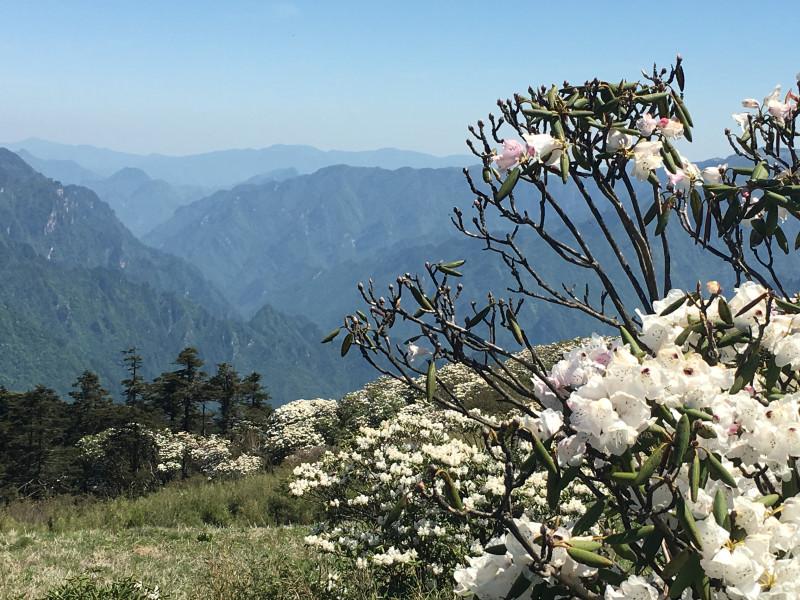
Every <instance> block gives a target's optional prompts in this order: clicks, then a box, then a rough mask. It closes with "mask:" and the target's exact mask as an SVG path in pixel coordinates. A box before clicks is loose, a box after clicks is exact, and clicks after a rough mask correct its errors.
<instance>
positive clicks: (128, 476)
mask: <svg viewBox="0 0 800 600" xmlns="http://www.w3.org/2000/svg"><path fill="white" fill-rule="evenodd" d="M77 448H78V451H79V452H80V456H81V459H82V462H83V464H84V466H85V468H86V470H87V472H88V473H90V474H91V479H90V481H91V485H92V487H93V489H95V490H98V491H115V492H120V491H125V490H129V489H130V487H131V483H132V481H134V480H139V481H144V482H146V483H147V484H148V486H150V485H157V484H160V483H164V482H166V481H168V480H170V479H172V478H173V477H175V476H176V475H177V474H179V473H182V474H183V475H188V474H189V473H197V472H199V473H202V474H203V475H206V476H207V477H208V478H209V479H220V478H237V477H245V476H247V475H250V474H253V473H255V472H257V471H260V470H261V469H262V468H263V466H264V463H263V460H262V459H261V458H259V457H257V456H253V455H251V454H245V453H242V454H239V455H238V456H234V450H233V448H232V444H231V442H230V440H227V439H224V438H222V437H220V436H217V435H211V436H209V437H203V436H200V435H197V434H193V433H187V432H183V431H181V432H177V433H173V432H171V431H170V430H168V429H165V430H162V431H154V430H151V429H148V428H146V427H144V426H142V425H139V424H138V423H130V424H128V425H126V426H124V427H120V428H113V427H112V428H109V429H106V430H104V431H101V432H100V433H98V434H96V435H87V436H84V437H83V438H81V439H80V440H79V441H78V443H77ZM123 448H127V449H128V451H125V452H123V451H122V450H123ZM131 448H134V449H135V450H136V451H135V452H134V451H131Z"/></svg>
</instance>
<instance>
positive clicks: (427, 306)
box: [408, 283, 433, 312]
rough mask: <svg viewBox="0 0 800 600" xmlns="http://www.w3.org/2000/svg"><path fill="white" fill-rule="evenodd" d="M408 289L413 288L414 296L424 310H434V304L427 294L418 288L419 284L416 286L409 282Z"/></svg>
mask: <svg viewBox="0 0 800 600" xmlns="http://www.w3.org/2000/svg"><path fill="white" fill-rule="evenodd" d="M408 289H409V290H411V295H412V296H414V300H416V301H417V304H419V307H420V308H421V309H422V310H424V311H426V312H433V305H432V304H431V301H430V300H428V298H427V296H425V294H423V293H422V292H421V291H420V290H419V289H418V288H417V286H415V285H414V284H412V283H409V284H408Z"/></svg>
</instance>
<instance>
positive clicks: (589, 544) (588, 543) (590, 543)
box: [568, 537, 603, 552]
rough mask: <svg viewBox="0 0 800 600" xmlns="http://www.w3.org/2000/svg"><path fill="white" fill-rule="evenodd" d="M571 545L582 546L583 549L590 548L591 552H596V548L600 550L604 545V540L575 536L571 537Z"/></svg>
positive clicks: (574, 546)
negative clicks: (583, 538)
mask: <svg viewBox="0 0 800 600" xmlns="http://www.w3.org/2000/svg"><path fill="white" fill-rule="evenodd" d="M568 543H569V545H570V546H572V547H573V548H580V549H581V550H589V551H590V552H594V551H595V550H599V549H600V548H602V547H603V544H602V542H598V541H596V540H592V539H585V540H581V539H575V537H571V538H569V542H568Z"/></svg>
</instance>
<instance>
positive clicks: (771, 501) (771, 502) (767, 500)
mask: <svg viewBox="0 0 800 600" xmlns="http://www.w3.org/2000/svg"><path fill="white" fill-rule="evenodd" d="M780 499H781V496H780V494H767V495H766V496H762V497H761V498H758V499H757V500H756V502H758V503H759V504H763V505H764V506H775V504H777V502H778V501H779V500H780Z"/></svg>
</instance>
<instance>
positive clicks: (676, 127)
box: [658, 118, 683, 138]
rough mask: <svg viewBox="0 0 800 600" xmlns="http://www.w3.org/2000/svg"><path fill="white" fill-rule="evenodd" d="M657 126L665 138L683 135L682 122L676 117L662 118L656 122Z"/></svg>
mask: <svg viewBox="0 0 800 600" xmlns="http://www.w3.org/2000/svg"><path fill="white" fill-rule="evenodd" d="M658 128H659V129H660V130H661V134H662V135H663V136H664V137H665V138H678V137H681V136H682V135H683V124H682V123H681V122H680V121H678V120H676V119H667V118H662V119H661V120H660V121H659V122H658Z"/></svg>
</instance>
